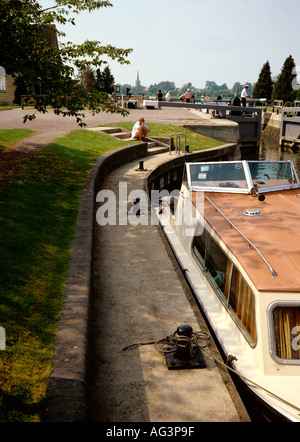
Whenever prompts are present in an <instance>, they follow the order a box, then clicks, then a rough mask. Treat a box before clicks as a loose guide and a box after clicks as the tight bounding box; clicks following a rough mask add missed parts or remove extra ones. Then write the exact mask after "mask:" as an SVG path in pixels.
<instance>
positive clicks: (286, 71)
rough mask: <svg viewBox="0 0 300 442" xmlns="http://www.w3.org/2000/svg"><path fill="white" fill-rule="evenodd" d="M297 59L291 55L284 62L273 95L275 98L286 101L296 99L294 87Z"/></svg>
mask: <svg viewBox="0 0 300 442" xmlns="http://www.w3.org/2000/svg"><path fill="white" fill-rule="evenodd" d="M295 67H296V65H295V61H294V59H293V57H292V56H291V55H290V56H289V57H288V58H287V59H286V60H285V62H284V64H283V66H282V69H281V72H280V74H279V76H278V78H277V81H276V83H275V86H274V91H273V95H272V99H273V100H282V101H283V102H284V103H286V102H291V101H294V99H295V97H296V94H297V92H296V91H295V90H294V89H293V80H294V78H295V77H296V74H295V73H294V72H295V71H294V69H295Z"/></svg>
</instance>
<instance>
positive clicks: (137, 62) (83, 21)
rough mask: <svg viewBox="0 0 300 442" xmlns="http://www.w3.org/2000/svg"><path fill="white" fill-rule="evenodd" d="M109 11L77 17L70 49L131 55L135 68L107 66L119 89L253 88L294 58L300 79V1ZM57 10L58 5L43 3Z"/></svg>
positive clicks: (206, 2)
mask: <svg viewBox="0 0 300 442" xmlns="http://www.w3.org/2000/svg"><path fill="white" fill-rule="evenodd" d="M110 2H111V3H112V4H113V7H111V8H101V9H99V10H98V11H93V12H92V13H87V12H84V13H80V15H78V16H77V15H76V17H75V22H76V26H72V25H71V24H68V25H66V26H64V27H63V28H62V29H63V30H64V32H65V33H66V34H67V35H66V39H65V40H67V41H72V42H73V43H76V44H79V43H82V42H84V41H85V40H98V41H100V42H101V44H103V45H104V44H105V45H106V44H112V45H113V46H116V47H118V48H126V49H127V48H132V49H133V52H132V53H131V54H130V55H129V57H128V60H129V61H130V65H120V64H119V63H117V62H114V61H111V60H108V65H109V67H110V69H111V72H112V74H113V76H114V78H115V83H116V84H118V83H119V84H129V85H132V86H134V85H135V81H136V78H137V72H139V78H140V82H141V84H142V85H143V86H145V87H149V86H150V85H151V84H155V83H159V82H161V81H172V82H174V83H175V85H176V87H182V86H183V85H184V84H186V83H188V82H190V83H192V85H193V86H194V87H195V88H204V87H205V82H206V81H207V80H209V81H215V82H216V83H217V84H218V85H221V84H223V83H226V84H227V86H228V87H229V88H232V86H233V84H234V83H235V82H236V81H239V82H241V83H242V84H243V83H246V82H250V83H254V82H256V81H257V79H258V76H259V73H260V71H261V68H262V66H263V65H264V63H265V62H266V61H269V63H270V66H271V72H272V76H275V75H278V74H279V73H280V71H281V68H282V66H283V63H284V61H285V60H286V58H287V57H288V56H289V55H292V57H293V58H294V60H295V64H296V66H298V65H299V71H300V45H299V41H300V26H299V20H300V2H299V0H110ZM40 3H41V4H49V3H50V4H53V3H55V1H54V0H41V1H40ZM297 71H298V69H297Z"/></svg>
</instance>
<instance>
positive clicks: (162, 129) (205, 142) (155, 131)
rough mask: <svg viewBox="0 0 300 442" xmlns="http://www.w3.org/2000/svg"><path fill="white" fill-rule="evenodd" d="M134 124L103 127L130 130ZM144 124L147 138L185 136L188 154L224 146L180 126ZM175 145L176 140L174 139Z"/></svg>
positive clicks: (182, 147)
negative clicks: (147, 130)
mask: <svg viewBox="0 0 300 442" xmlns="http://www.w3.org/2000/svg"><path fill="white" fill-rule="evenodd" d="M134 123H135V122H123V121H122V122H121V123H114V124H106V125H105V126H112V127H123V128H124V129H128V130H132V127H133V125H134ZM145 124H146V125H147V126H148V127H149V129H150V132H149V134H148V135H149V137H151V136H156V137H170V136H171V135H172V134H174V133H180V132H181V133H184V134H185V135H186V144H187V145H188V146H190V152H192V151H194V150H202V149H209V148H210V147H218V146H221V145H222V144H224V141H220V140H215V139H213V138H209V137H206V136H205V135H201V134H198V133H196V132H191V131H190V130H188V129H185V128H183V127H181V126H175V125H173V124H159V123H151V122H150V123H149V122H147V121H145ZM174 143H176V138H174ZM183 149H184V137H182V138H181V151H183Z"/></svg>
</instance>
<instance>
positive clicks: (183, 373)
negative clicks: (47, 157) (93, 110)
mask: <svg viewBox="0 0 300 442" xmlns="http://www.w3.org/2000/svg"><path fill="white" fill-rule="evenodd" d="M25 113H26V111H22V110H14V111H2V112H1V113H0V129H6V128H9V129H13V128H24V127H26V128H28V129H32V130H35V131H38V132H39V133H38V134H37V135H35V136H34V137H32V138H30V139H28V140H24V141H23V142H21V143H19V144H18V145H16V146H15V148H14V149H13V150H14V151H15V152H19V153H20V155H21V154H23V155H26V154H27V153H34V152H36V151H37V149H39V148H41V147H43V146H44V145H45V144H47V143H49V142H50V141H51V140H52V139H53V138H55V137H57V136H61V135H64V134H66V133H67V132H69V131H71V130H74V129H77V128H78V127H77V125H76V122H75V120H74V119H71V118H63V117H60V116H56V115H54V114H53V113H52V112H49V114H47V115H38V117H37V119H36V120H34V121H32V122H28V123H26V125H24V124H23V122H22V116H23V115H24V114H25ZM140 116H144V118H145V120H146V122H147V121H148V122H150V121H155V122H159V123H172V124H175V125H182V124H185V123H188V122H190V123H191V122H193V123H196V122H197V121H201V120H202V118H201V113H199V115H197V114H196V113H191V112H189V111H188V110H186V109H181V108H172V109H168V110H167V109H166V110H164V109H162V110H148V111H147V110H144V109H134V110H131V112H130V115H129V116H128V117H126V118H125V120H127V121H136V120H137V119H138V118H140ZM119 121H122V117H120V116H118V115H110V114H100V115H95V116H92V115H91V114H88V115H87V118H86V123H87V125H88V127H94V126H97V125H105V124H108V123H114V122H116V123H117V122H119ZM8 150H11V149H8ZM1 156H3V153H2V154H1ZM166 159H169V155H168V154H165V156H164V154H161V155H157V156H153V157H147V158H145V159H144V163H145V167H146V168H147V169H149V170H151V168H153V167H155V166H156V165H157V164H158V163H160V162H161V161H164V160H166ZM136 168H137V162H134V163H128V164H125V165H124V166H122V167H120V168H118V169H116V170H115V171H114V172H112V173H111V174H109V175H108V176H107V177H106V179H105V182H104V183H103V185H102V188H105V189H110V190H113V191H114V192H115V193H116V194H117V193H118V184H119V182H120V181H123V182H126V183H127V186H128V192H130V191H131V190H133V189H143V187H144V173H143V172H138V173H137V172H136ZM94 287H95V299H94V305H93V324H92V325H93V331H94V340H93V353H92V355H93V357H92V361H91V362H92V367H91V376H92V377H91V385H92V391H91V404H90V405H91V407H90V411H91V413H90V420H91V421H104V422H130V421H131V422H134V421H135V422H156V421H157V422H199V421H212V422H215V421H227V422H228V421H234V422H236V421H240V420H243V419H245V420H247V416H246V417H244V416H245V414H244V410H243V407H242V405H241V403H240V402H239V398H238V397H235V400H236V405H237V407H238V410H237V409H236V406H235V405H234V403H233V396H234V395H235V390H234V388H231V387H230V386H231V385H232V384H231V382H230V378H229V377H228V375H227V374H226V372H224V373H223V375H221V371H220V369H219V368H218V367H217V366H216V364H215V362H214V360H213V359H212V358H210V357H206V358H205V359H206V363H207V368H205V369H199V370H198V369H197V370H180V371H173V370H170V371H169V370H168V369H167V368H166V364H165V360H164V356H162V355H161V354H160V353H158V352H157V350H156V349H155V348H154V346H152V345H150V346H143V347H140V348H138V349H131V350H128V351H125V352H122V348H123V347H125V346H127V345H131V344H135V343H137V342H144V341H149V340H151V341H152V340H156V339H161V338H164V337H166V336H167V335H170V334H172V333H173V332H174V331H175V330H176V328H177V327H178V326H179V325H181V324H189V325H191V326H192V327H193V329H194V331H199V330H204V329H205V324H204V322H203V319H202V318H201V315H200V314H199V311H198V310H197V307H196V305H195V302H194V300H193V298H192V296H191V294H190V293H189V290H188V287H187V286H186V284H185V282H184V280H183V278H182V276H181V273H180V271H179V269H178V267H177V264H176V262H175V261H174V258H173V257H172V254H171V252H170V251H168V247H167V244H166V242H165V239H164V238H163V236H162V234H161V232H160V230H159V228H158V227H157V226H152V225H138V226H132V225H127V226H105V227H102V228H100V227H99V228H98V229H96V236H95V255H94ZM205 330H206V329H205ZM211 351H212V352H216V349H215V348H214V346H213V344H212V347H211ZM216 353H217V352H216ZM223 376H225V379H226V381H227V387H226V386H225V383H224V377H223ZM226 377H227V378H226ZM228 388H229V389H231V392H232V395H233V396H231V395H230V394H229V392H228Z"/></svg>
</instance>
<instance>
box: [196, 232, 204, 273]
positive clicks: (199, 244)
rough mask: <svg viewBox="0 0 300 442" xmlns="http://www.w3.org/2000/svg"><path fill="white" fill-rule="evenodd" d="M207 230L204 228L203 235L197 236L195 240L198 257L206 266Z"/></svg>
mask: <svg viewBox="0 0 300 442" xmlns="http://www.w3.org/2000/svg"><path fill="white" fill-rule="evenodd" d="M206 238H207V231H206V230H203V232H202V234H201V235H198V236H195V238H194V242H193V250H194V254H195V255H196V258H197V259H198V261H199V262H200V264H201V265H202V266H203V268H204V262H205V248H206Z"/></svg>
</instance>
